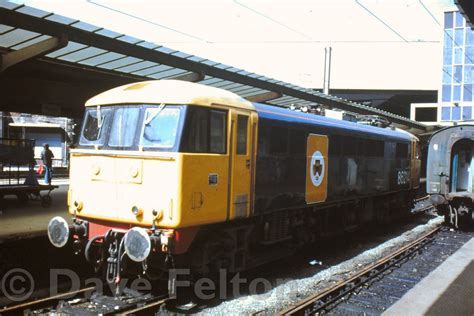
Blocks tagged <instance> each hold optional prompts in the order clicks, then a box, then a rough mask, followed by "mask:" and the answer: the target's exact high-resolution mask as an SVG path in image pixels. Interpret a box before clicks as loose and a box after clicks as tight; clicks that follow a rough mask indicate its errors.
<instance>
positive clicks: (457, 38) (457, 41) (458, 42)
mask: <svg viewBox="0 0 474 316" xmlns="http://www.w3.org/2000/svg"><path fill="white" fill-rule="evenodd" d="M463 45H464V29H455V30H454V47H460V46H463Z"/></svg>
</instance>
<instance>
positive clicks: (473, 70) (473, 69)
mask: <svg viewBox="0 0 474 316" xmlns="http://www.w3.org/2000/svg"><path fill="white" fill-rule="evenodd" d="M473 74H474V66H465V67H464V83H467V84H474V78H473Z"/></svg>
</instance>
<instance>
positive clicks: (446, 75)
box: [443, 66, 453, 84]
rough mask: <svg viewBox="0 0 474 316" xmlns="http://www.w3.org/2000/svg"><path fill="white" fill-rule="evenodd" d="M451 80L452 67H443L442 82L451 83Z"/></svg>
mask: <svg viewBox="0 0 474 316" xmlns="http://www.w3.org/2000/svg"><path fill="white" fill-rule="evenodd" d="M452 82H453V67H451V66H444V67H443V84H451V83H452Z"/></svg>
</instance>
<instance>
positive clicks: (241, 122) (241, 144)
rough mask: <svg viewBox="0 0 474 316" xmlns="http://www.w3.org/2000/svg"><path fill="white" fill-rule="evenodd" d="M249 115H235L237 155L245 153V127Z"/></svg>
mask: <svg viewBox="0 0 474 316" xmlns="http://www.w3.org/2000/svg"><path fill="white" fill-rule="evenodd" d="M248 121H249V117H248V116H246V115H238V116H237V155H247V127H248Z"/></svg>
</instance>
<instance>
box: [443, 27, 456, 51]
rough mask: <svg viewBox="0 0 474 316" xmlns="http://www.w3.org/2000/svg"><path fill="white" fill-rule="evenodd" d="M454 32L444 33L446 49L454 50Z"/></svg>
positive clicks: (446, 31) (447, 31)
mask: <svg viewBox="0 0 474 316" xmlns="http://www.w3.org/2000/svg"><path fill="white" fill-rule="evenodd" d="M453 36H454V35H453V30H445V31H444V47H445V48H446V49H447V48H452V47H453V41H454V39H453Z"/></svg>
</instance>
